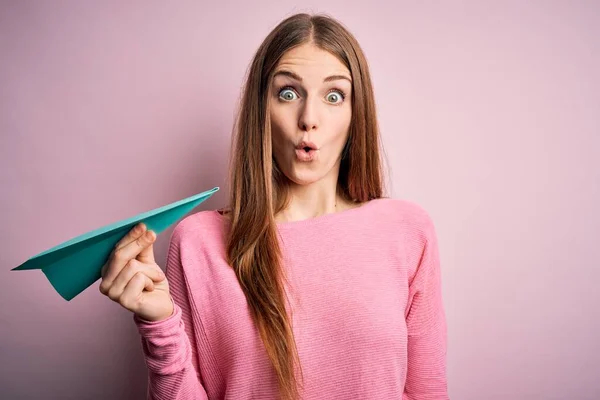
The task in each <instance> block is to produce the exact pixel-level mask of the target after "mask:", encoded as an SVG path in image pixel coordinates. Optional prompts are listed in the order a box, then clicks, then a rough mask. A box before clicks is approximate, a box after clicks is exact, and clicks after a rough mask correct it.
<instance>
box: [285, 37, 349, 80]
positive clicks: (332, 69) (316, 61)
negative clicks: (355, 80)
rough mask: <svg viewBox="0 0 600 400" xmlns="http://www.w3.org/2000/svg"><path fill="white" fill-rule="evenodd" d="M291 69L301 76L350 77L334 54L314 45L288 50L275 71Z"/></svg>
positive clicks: (346, 69) (304, 45) (307, 44)
mask: <svg viewBox="0 0 600 400" xmlns="http://www.w3.org/2000/svg"><path fill="white" fill-rule="evenodd" d="M282 69H290V70H292V71H294V72H297V73H299V74H300V75H303V76H304V75H312V76H315V77H317V78H318V77H321V76H323V77H325V76H328V75H332V74H346V75H348V76H349V75H350V71H349V70H348V68H346V66H345V65H344V64H343V63H342V62H341V61H340V60H339V59H338V58H337V57H335V56H334V55H333V54H331V53H329V52H328V51H325V50H323V49H320V48H318V47H317V46H315V45H314V44H312V43H306V44H303V45H301V46H298V47H295V48H293V49H290V50H288V51H287V52H286V53H285V54H284V55H283V56H282V57H281V59H280V60H279V62H278V63H277V66H276V67H275V71H279V70H282Z"/></svg>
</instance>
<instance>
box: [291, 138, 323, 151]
mask: <svg viewBox="0 0 600 400" xmlns="http://www.w3.org/2000/svg"><path fill="white" fill-rule="evenodd" d="M305 147H310V148H311V149H312V150H319V148H318V147H317V145H316V144H314V143H313V142H309V141H306V140H303V141H302V142H300V143H299V144H298V146H296V150H304V148H305Z"/></svg>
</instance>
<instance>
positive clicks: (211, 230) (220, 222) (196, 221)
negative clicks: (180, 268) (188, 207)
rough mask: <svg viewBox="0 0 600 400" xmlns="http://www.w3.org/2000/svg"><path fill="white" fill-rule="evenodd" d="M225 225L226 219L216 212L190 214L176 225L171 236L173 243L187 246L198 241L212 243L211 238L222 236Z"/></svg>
mask: <svg viewBox="0 0 600 400" xmlns="http://www.w3.org/2000/svg"><path fill="white" fill-rule="evenodd" d="M225 223H226V219H225V218H224V217H223V216H222V215H220V214H219V213H218V212H217V211H216V210H207V211H199V212H196V213H193V214H190V215H188V216H186V217H184V218H183V219H182V220H181V221H179V222H178V223H177V224H176V225H175V228H174V229H173V233H172V234H171V242H172V243H175V244H185V243H186V242H189V241H194V242H195V241H196V240H198V239H200V240H202V241H203V242H207V241H210V239H211V238H216V237H221V236H222V233H223V231H224V226H225Z"/></svg>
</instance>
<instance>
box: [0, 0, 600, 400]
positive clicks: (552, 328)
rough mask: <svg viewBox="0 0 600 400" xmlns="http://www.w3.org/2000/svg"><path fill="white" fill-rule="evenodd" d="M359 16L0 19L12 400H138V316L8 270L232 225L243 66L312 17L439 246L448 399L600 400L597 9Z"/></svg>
mask: <svg viewBox="0 0 600 400" xmlns="http://www.w3.org/2000/svg"><path fill="white" fill-rule="evenodd" d="M392 3H394V4H392ZM368 4H369V3H367V2H365V1H347V0H345V1H324V0H320V1H318V2H317V1H315V2H306V3H302V4H301V5H298V3H294V2H289V1H283V0H279V1H271V0H269V1H261V2H245V1H239V0H238V1H235V2H231V1H228V2H221V3H219V4H217V2H216V1H215V2H212V4H207V2H203V1H195V2H187V3H186V2H182V1H180V2H161V1H152V2H146V1H144V2H142V1H139V2H133V1H130V2H127V4H125V3H124V2H120V1H101V2H100V1H98V2H91V1H88V2H80V1H70V2H67V1H58V0H57V1H27V2H20V1H12V2H9V1H3V2H2V3H0V7H1V8H0V58H1V61H0V132H1V142H0V183H1V188H2V192H1V196H0V199H1V200H0V201H1V202H2V203H1V205H2V212H1V214H0V218H1V220H0V222H1V224H0V229H1V230H0V234H1V236H0V239H1V240H0V243H1V251H0V265H1V270H0V282H1V284H2V299H1V302H0V386H1V391H0V397H2V398H6V399H34V398H36V399H37V398H53V399H59V398H60V399H108V398H110V399H135V398H138V399H139V398H142V397H143V396H144V394H145V383H146V371H145V365H144V362H143V359H142V357H141V348H140V344H139V338H138V336H137V332H136V330H135V328H134V325H133V322H132V320H131V315H130V314H129V313H128V312H126V311H125V310H122V309H120V307H119V306H118V305H117V304H115V303H113V302H111V301H110V300H108V299H107V298H105V297H103V296H102V295H101V294H100V293H99V291H98V284H95V285H94V286H93V287H91V288H89V289H88V290H87V291H85V292H84V293H83V294H81V295H80V296H78V297H77V298H75V299H74V300H73V301H71V302H66V301H64V300H63V299H62V298H60V296H59V295H58V294H57V293H56V292H54V290H53V289H52V287H51V286H50V284H49V282H48V281H47V280H46V278H45V276H44V275H43V274H42V273H41V272H39V271H26V272H9V269H10V268H13V267H15V266H17V265H18V264H20V263H22V262H24V261H25V260H26V259H27V258H29V257H31V256H33V255H35V254H37V253H39V252H41V251H43V250H46V249H48V248H50V247H52V246H54V245H56V244H58V243H60V242H62V241H64V240H67V239H70V238H72V237H73V236H76V235H79V234H81V233H84V232H86V231H88V230H91V229H95V228H97V227H100V226H103V225H106V224H109V223H112V222H115V221H118V220H120V219H123V218H127V217H130V216H133V215H135V214H137V213H139V212H143V211H147V210H150V209H152V208H155V207H159V206H162V205H164V204H167V203H169V202H172V201H176V200H179V199H181V198H183V197H187V196H190V195H192V194H195V193H199V192H201V191H203V190H206V189H209V188H212V187H213V186H221V187H222V190H221V192H219V193H218V194H217V195H215V196H214V197H213V198H212V199H211V200H209V201H208V202H207V203H205V204H203V205H201V206H200V207H199V208H198V209H197V210H198V211H199V210H202V209H207V208H215V207H219V206H221V205H223V203H224V201H225V192H226V186H225V182H224V179H225V173H226V165H227V153H228V145H229V138H230V132H231V126H232V122H233V115H234V110H235V107H236V104H237V99H238V96H239V90H240V86H241V84H242V80H243V77H244V73H245V71H246V67H247V65H248V63H249V62H250V59H251V57H252V54H253V52H254V51H255V49H256V48H257V46H258V45H259V43H260V42H261V41H262V39H263V38H264V37H265V35H266V34H267V33H268V32H269V31H270V30H271V29H272V28H273V27H274V26H275V24H277V23H278V22H279V21H280V20H281V19H283V18H284V17H286V16H287V15H289V14H291V13H294V12H297V11H317V12H327V13H330V14H332V15H333V16H335V17H337V18H339V19H340V20H341V21H342V22H344V23H345V24H346V25H347V26H349V27H350V29H351V31H352V32H353V33H354V34H355V35H356V36H357V38H358V40H359V42H360V43H361V45H362V46H363V48H364V50H365V52H366V54H367V57H368V59H369V62H370V66H371V70H372V75H373V80H374V84H375V90H376V97H377V105H378V110H379V117H380V126H381V130H382V134H383V137H384V142H385V145H386V152H387V157H388V162H389V166H390V170H391V174H390V181H391V189H392V190H391V195H392V196H394V197H402V198H407V199H410V200H414V201H417V202H419V203H420V204H422V205H423V206H424V207H425V208H427V209H428V210H429V212H430V213H431V215H432V217H433V218H434V220H435V222H436V225H437V227H438V234H439V237H440V246H441V255H442V262H443V279H444V299H445V303H446V309H447V317H448V327H449V353H448V376H449V386H450V394H451V397H452V398H453V399H464V400H482V399H485V400H505V399H523V400H529V399H548V400H550V399H552V400H554V399H569V400H572V399H590V400H591V399H598V398H600V322H599V317H600V312H599V311H598V310H599V305H600V295H599V294H598V293H600V291H599V290H598V282H599V281H600V262H599V261H598V260H599V259H600V244H599V237H600V211H599V210H598V205H600V116H599V114H600V76H599V75H600V74H599V72H598V71H600V56H599V54H600V40H599V38H600V25H598V17H599V16H600V3H598V2H592V1H588V2H584V1H553V2H549V1H535V2H534V1H496V2H491V1H488V2H483V1H471V2H467V1H454V2H450V1H447V2H438V1H435V2H433V1H431V2H429V1H427V2H418V4H417V2H413V1H402V2H398V1H396V2H390V1H379V2H378V3H370V5H368ZM170 232H171V230H169V231H166V232H165V234H163V235H161V236H160V237H159V239H158V244H157V246H156V247H157V257H158V260H160V263H161V264H162V265H164V258H165V255H166V246H167V242H168V236H169V234H170Z"/></svg>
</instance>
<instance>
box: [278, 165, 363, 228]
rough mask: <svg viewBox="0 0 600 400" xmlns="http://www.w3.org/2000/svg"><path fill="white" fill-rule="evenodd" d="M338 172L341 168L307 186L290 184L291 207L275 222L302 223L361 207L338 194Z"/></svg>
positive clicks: (282, 212) (279, 215)
mask: <svg viewBox="0 0 600 400" xmlns="http://www.w3.org/2000/svg"><path fill="white" fill-rule="evenodd" d="M338 170H339V166H337V167H336V168H334V169H333V170H332V171H330V173H329V174H327V175H326V176H324V177H323V178H322V179H320V180H318V181H316V182H312V183H310V184H307V185H298V184H295V183H293V182H292V183H290V185H291V186H290V191H289V193H290V202H289V205H288V207H287V208H286V209H284V210H282V211H281V212H280V213H279V214H277V215H275V221H276V222H292V221H301V220H305V219H309V218H315V217H318V216H321V215H326V214H331V213H335V212H340V211H344V210H348V209H350V208H354V207H357V206H359V205H360V204H356V203H352V202H349V201H347V200H345V199H344V198H342V197H341V196H340V195H339V194H338V193H337V179H338Z"/></svg>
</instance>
